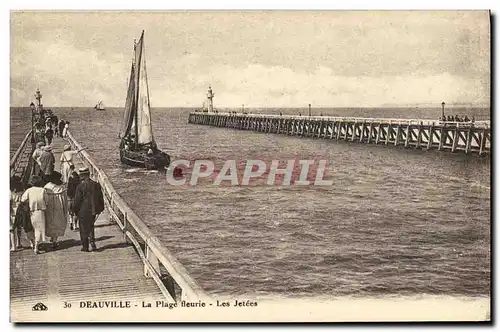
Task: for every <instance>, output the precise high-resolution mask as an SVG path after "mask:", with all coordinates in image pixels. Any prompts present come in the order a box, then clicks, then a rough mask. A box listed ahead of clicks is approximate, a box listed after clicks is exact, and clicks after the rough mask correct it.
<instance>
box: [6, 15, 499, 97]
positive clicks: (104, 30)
mask: <svg viewBox="0 0 500 332" xmlns="http://www.w3.org/2000/svg"><path fill="white" fill-rule="evenodd" d="M142 30H145V47H146V51H145V53H146V65H147V71H148V81H149V90H150V100H151V106H152V107H169V106H170V107H201V105H202V103H203V98H204V96H205V94H206V91H207V89H208V86H209V85H210V86H211V87H212V89H213V91H214V93H215V98H214V105H215V107H241V105H242V104H244V105H245V107H307V104H312V105H313V107H383V106H421V105H425V106H436V107H439V106H440V104H441V102H442V101H445V102H446V103H447V104H448V105H471V106H489V100H490V25H489V13H488V12H485V11H461V12H459V11H439V12H437V11H435V12H425V11H422V12H418V11H398V12H395V11H394V12H391V11H386V12H375V11H352V12H347V11H316V12H315V11H276V12H263V11H253V12H238V11H232V12H216V11H206V12H194V11H193V12H182V11H178V12H119V11H108V12H102V11H101V12H91V11H87V12H76V11H73V12H62V11H60V12H48V11H47V12H42V11H39V12H11V32H10V36H11V45H10V47H11V53H10V55H11V56H10V77H11V86H10V99H11V101H10V104H11V106H28V105H29V103H30V102H31V101H34V92H35V90H36V88H37V87H39V88H40V90H41V91H42V93H43V96H44V97H43V104H44V106H45V107H64V106H71V107H92V106H94V105H95V104H96V102H97V101H99V100H102V101H103V102H104V105H105V106H106V107H123V106H124V105H125V97H126V92H127V84H128V76H129V74H130V65H131V61H132V50H133V41H134V38H136V39H138V38H139V37H140V34H141V31H142Z"/></svg>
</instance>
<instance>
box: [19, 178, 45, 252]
mask: <svg viewBox="0 0 500 332" xmlns="http://www.w3.org/2000/svg"><path fill="white" fill-rule="evenodd" d="M30 184H31V185H32V187H31V188H28V189H27V190H26V191H25V192H24V194H23V195H22V197H21V202H27V203H28V205H29V209H30V211H31V224H32V225H33V229H34V231H35V236H34V240H35V241H34V244H33V250H34V252H35V254H38V253H39V250H40V243H42V242H44V241H46V237H45V209H46V208H47V205H46V203H47V194H46V192H45V189H44V188H43V180H42V178H41V177H39V176H37V175H33V176H32V177H31V180H30Z"/></svg>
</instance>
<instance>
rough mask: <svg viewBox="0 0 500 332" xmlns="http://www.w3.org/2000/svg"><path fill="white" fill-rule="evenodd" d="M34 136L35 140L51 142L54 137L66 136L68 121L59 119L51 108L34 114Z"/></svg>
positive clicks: (48, 143)
mask: <svg viewBox="0 0 500 332" xmlns="http://www.w3.org/2000/svg"><path fill="white" fill-rule="evenodd" d="M33 120H34V126H33V127H34V128H33V129H34V137H35V140H36V141H43V142H45V143H46V144H47V145H50V144H52V140H53V138H54V137H64V138H66V137H67V133H68V130H69V121H64V120H63V119H59V118H58V117H57V115H55V114H54V113H53V112H52V110H51V109H49V110H46V111H45V110H43V111H40V112H38V113H35V114H34V119H33Z"/></svg>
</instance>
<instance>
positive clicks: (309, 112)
mask: <svg viewBox="0 0 500 332" xmlns="http://www.w3.org/2000/svg"><path fill="white" fill-rule="evenodd" d="M309 116H311V104H309Z"/></svg>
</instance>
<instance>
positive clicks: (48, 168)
mask: <svg viewBox="0 0 500 332" xmlns="http://www.w3.org/2000/svg"><path fill="white" fill-rule="evenodd" d="M39 160H40V170H41V171H42V172H43V174H45V175H50V174H52V172H53V171H54V163H55V162H56V159H55V158H54V155H53V154H52V152H49V151H43V153H42V155H41V156H40V159H39Z"/></svg>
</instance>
